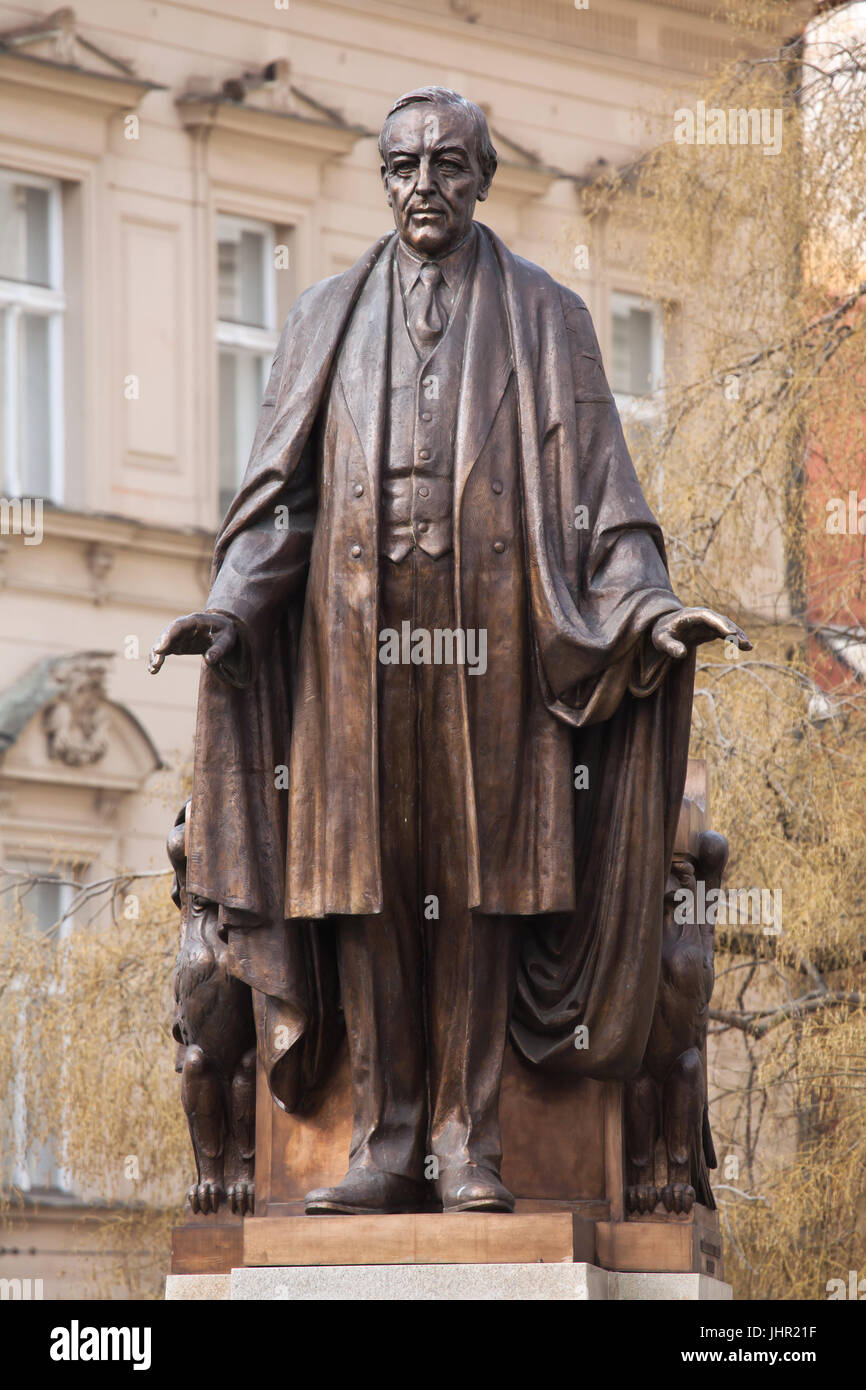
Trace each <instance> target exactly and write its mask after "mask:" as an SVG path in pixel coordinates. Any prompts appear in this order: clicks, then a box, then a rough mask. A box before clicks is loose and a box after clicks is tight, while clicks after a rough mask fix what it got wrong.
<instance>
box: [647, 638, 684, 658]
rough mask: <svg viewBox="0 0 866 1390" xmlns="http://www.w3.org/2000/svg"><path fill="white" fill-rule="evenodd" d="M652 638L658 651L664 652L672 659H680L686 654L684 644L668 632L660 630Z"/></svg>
mask: <svg viewBox="0 0 866 1390" xmlns="http://www.w3.org/2000/svg"><path fill="white" fill-rule="evenodd" d="M653 640H654V642H655V644H656V646H657V647H658V649H659V651H662V652H664V654H665V656H670V657H672V658H673V660H674V661H682V659H683V657H684V656H685V654H686V647H685V646H684V644H683V643H682V642H680V641H679V640H678V639H677V638H676V637H674V636H673V634H672V633H670V632H660V633H659V634H658V636H657V637H655V638H654V639H653Z"/></svg>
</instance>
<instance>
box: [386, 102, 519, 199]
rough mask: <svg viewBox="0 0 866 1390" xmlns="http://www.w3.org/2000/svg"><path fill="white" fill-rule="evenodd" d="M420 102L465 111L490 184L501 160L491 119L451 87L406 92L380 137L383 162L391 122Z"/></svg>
mask: <svg viewBox="0 0 866 1390" xmlns="http://www.w3.org/2000/svg"><path fill="white" fill-rule="evenodd" d="M416 102H427V103H429V104H430V105H431V106H450V107H451V108H452V110H455V111H462V112H463V113H464V114H465V115H467V116H468V117H469V119H470V120H471V122H472V130H473V133H474V135H475V152H476V155H477V157H478V163H479V165H480V166H481V172H482V174H483V175H484V177H485V179H487V181H488V183H489V182H490V180H491V179H492V178H493V175H494V174H495V173H496V166H497V163H498V156H497V154H496V150H495V149H494V148H493V142H492V140H491V139H490V130H489V128H488V125H487V117H486V116H485V114H484V112H483V111H482V110H481V107H480V106H476V105H475V102H474V101H469V100H468V99H467V98H466V97H462V96H461V95H460V93H459V92H454V91H452V90H451V88H450V87H418V88H417V89H416V90H415V91H414V92H405V93H404V94H403V96H401V97H398V98H397V100H396V101H395V102H394V105H393V106H392V107H391V110H390V111H389V112H388V114H387V116H386V117H385V120H384V121H383V123H382V130H381V132H380V134H379V154H380V155H381V156H382V159H383V160H384V158H385V131H386V130H387V128H388V122H389V121H390V119H391V117H392V116H395V115H396V114H397V112H398V111H402V110H403V108H404V107H406V106H414V105H415V103H416Z"/></svg>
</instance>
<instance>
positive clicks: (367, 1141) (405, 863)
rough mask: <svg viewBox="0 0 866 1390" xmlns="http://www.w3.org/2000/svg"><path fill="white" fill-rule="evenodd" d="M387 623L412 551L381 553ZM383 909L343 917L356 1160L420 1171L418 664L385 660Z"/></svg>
mask: <svg viewBox="0 0 866 1390" xmlns="http://www.w3.org/2000/svg"><path fill="white" fill-rule="evenodd" d="M382 566H383V570H382V593H381V623H380V625H381V626H382V627H394V626H396V627H397V629H398V630H399V625H400V622H401V621H402V620H403V618H411V612H412V603H413V595H414V589H415V585H414V575H413V570H412V562H411V559H408V560H407V561H404V562H403V563H402V564H401V565H399V566H395V565H392V564H391V562H390V561H388V560H383V561H382ZM378 676H379V695H378V707H379V741H380V756H379V801H380V843H381V854H382V888H383V910H382V912H381V913H380V914H377V915H371V916H358V917H343V918H340V920H339V922H338V924H337V959H338V966H339V972H340V991H341V995H342V1001H343V1010H344V1014H345V1019H346V1031H347V1034H348V1040H349V1058H350V1066H351V1076H352V1105H353V1131H352V1144H351V1153H350V1163H351V1166H352V1167H356V1166H358V1165H362V1166H368V1167H373V1168H377V1169H379V1170H380V1171H382V1172H389V1173H399V1174H401V1175H402V1176H406V1177H413V1178H418V1179H420V1178H421V1177H422V1176H423V1168H424V1156H425V1154H426V1151H427V1069H426V1020H425V1013H424V989H423V980H424V942H423V935H422V931H421V911H420V907H419V903H418V762H417V722H418V721H417V689H416V682H415V668H413V667H412V666H409V665H405V666H403V665H393V666H392V665H380V667H379V672H378Z"/></svg>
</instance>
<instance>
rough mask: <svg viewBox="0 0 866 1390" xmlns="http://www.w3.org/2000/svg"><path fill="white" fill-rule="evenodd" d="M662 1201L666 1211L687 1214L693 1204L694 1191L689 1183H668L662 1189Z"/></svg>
mask: <svg viewBox="0 0 866 1390" xmlns="http://www.w3.org/2000/svg"><path fill="white" fill-rule="evenodd" d="M662 1201H663V1203H664V1205H665V1208H666V1209H667V1210H668V1211H674V1212H679V1213H682V1212H689V1211H691V1209H692V1207H693V1206H694V1204H695V1189H694V1188H693V1187H692V1185H691V1183H687V1182H669V1183H668V1184H667V1186H666V1187H663V1188H662Z"/></svg>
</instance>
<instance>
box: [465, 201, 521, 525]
mask: <svg viewBox="0 0 866 1390" xmlns="http://www.w3.org/2000/svg"><path fill="white" fill-rule="evenodd" d="M477 237H478V258H477V261H476V263H475V278H474V280H473V283H472V298H471V300H470V302H469V322H468V325H467V329H466V348H465V351H464V354H463V374H462V380H461V384H460V404H459V406H458V412H457V429H456V434H455V441H454V527H455V532H456V531H457V528H458V525H459V517H460V501H461V498H462V496H463V489H464V487H465V486H466V480H467V478H468V477H469V474H470V473H471V472H472V468H473V466H474V464H475V461H476V459H477V458H478V455H479V454H480V453H481V450H482V448H483V447H484V441H485V440H486V438H487V436H488V434H489V433H490V426H491V425H492V424H493V420H494V418H495V416H496V412H497V410H498V409H499V403H500V401H501V400H502V397H503V395H504V394H505V388H506V386H507V385H508V382H509V378H510V377H511V373H512V370H513V366H512V361H511V342H510V335H509V331H508V318H507V315H506V312H505V301H504V292H503V285H502V275H501V273H500V270H499V266H498V265H497V263H496V257H495V256H494V254H493V251H492V249H491V246H490V242H489V240H488V237H487V235H486V228H484V229H482V228H480V227H479V229H478V232H477Z"/></svg>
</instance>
